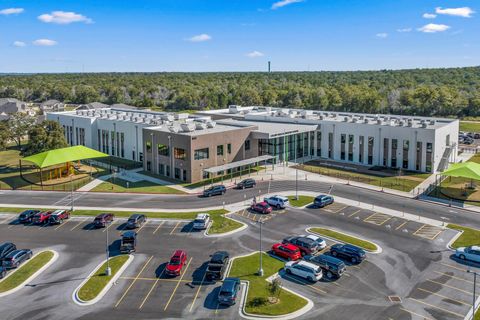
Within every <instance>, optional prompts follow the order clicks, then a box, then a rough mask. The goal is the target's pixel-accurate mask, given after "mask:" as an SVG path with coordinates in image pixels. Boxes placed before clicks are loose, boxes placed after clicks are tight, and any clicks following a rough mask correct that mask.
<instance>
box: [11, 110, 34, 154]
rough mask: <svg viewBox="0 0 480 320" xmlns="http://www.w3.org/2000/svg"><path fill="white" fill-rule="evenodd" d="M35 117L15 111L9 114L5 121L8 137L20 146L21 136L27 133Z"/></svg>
mask: <svg viewBox="0 0 480 320" xmlns="http://www.w3.org/2000/svg"><path fill="white" fill-rule="evenodd" d="M36 121H37V119H36V118H35V117H33V116H30V115H28V114H26V113H21V112H16V113H14V114H12V115H11V116H10V118H9V119H8V121H7V125H8V132H9V137H10V139H11V140H13V141H15V143H16V144H17V146H20V144H21V142H22V138H23V137H25V136H26V135H27V133H28V130H29V129H30V128H31V127H32V126H33V125H34V124H35V122H36Z"/></svg>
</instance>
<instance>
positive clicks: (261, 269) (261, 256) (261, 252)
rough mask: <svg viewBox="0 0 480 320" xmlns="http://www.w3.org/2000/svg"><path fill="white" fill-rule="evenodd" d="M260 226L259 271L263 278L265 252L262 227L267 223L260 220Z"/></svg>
mask: <svg viewBox="0 0 480 320" xmlns="http://www.w3.org/2000/svg"><path fill="white" fill-rule="evenodd" d="M257 223H258V224H260V267H259V269H258V275H259V276H260V277H263V259H262V258H263V251H262V225H263V224H264V223H265V222H263V221H262V220H258V222H257Z"/></svg>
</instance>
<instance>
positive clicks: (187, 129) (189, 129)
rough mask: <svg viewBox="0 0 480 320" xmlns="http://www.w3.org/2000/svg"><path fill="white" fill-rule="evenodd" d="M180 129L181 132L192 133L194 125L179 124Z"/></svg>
mask: <svg viewBox="0 0 480 320" xmlns="http://www.w3.org/2000/svg"><path fill="white" fill-rule="evenodd" d="M180 128H182V130H183V132H192V131H195V124H194V123H182V124H180Z"/></svg>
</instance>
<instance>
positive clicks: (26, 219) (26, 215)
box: [18, 210, 40, 223]
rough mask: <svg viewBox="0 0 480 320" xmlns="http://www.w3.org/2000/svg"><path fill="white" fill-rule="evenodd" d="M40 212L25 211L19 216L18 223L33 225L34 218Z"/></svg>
mask: <svg viewBox="0 0 480 320" xmlns="http://www.w3.org/2000/svg"><path fill="white" fill-rule="evenodd" d="M39 212H40V210H25V211H23V212H22V213H20V215H19V216H18V221H19V222H20V223H31V222H32V219H33V216H35V215H36V214H37V213H39Z"/></svg>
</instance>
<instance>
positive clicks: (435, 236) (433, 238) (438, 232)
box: [431, 230, 443, 240]
mask: <svg viewBox="0 0 480 320" xmlns="http://www.w3.org/2000/svg"><path fill="white" fill-rule="evenodd" d="M442 231H443V230H440V231H438V232H437V234H436V235H434V236H433V237H432V238H431V240H434V239H435V238H436V237H438V235H439V234H440V233H442Z"/></svg>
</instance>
